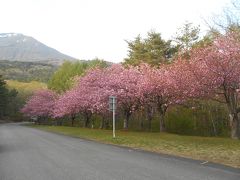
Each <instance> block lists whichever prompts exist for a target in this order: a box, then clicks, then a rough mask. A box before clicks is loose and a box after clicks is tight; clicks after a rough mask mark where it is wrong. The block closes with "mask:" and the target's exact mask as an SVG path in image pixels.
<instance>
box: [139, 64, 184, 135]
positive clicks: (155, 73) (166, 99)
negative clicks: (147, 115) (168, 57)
mask: <svg viewBox="0 0 240 180" xmlns="http://www.w3.org/2000/svg"><path fill="white" fill-rule="evenodd" d="M139 69H140V71H141V72H142V74H143V76H142V78H141V79H140V83H139V87H140V88H139V89H140V94H141V97H142V98H141V101H142V102H143V104H147V107H148V108H151V106H153V105H155V106H156V107H157V111H158V112H159V122H160V131H161V132H162V131H165V130H166V126H165V114H166V111H167V109H168V107H169V106H170V105H173V104H176V103H179V102H180V100H181V99H180V96H179V93H180V91H179V89H178V81H177V79H176V78H174V76H172V73H173V72H174V70H175V69H174V68H171V66H170V65H162V66H161V67H160V68H155V67H150V66H149V65H146V64H143V65H141V66H140V68H139Z"/></svg>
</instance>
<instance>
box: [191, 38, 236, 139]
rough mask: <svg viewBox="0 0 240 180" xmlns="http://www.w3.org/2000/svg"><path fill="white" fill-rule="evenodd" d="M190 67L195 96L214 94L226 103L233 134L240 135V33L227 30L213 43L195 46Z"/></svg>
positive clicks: (210, 95)
mask: <svg viewBox="0 0 240 180" xmlns="http://www.w3.org/2000/svg"><path fill="white" fill-rule="evenodd" d="M188 67H189V69H191V71H192V76H194V78H195V81H194V82H192V83H193V84H194V85H195V88H193V89H195V90H194V91H195V92H198V94H197V93H195V95H196V96H200V97H203V96H205V97H211V98H213V99H214V100H217V101H221V102H224V103H226V104H227V107H228V111H229V122H230V127H231V137H232V138H235V139H239V138H240V120H239V117H238V115H239V112H240V107H239V89H240V36H239V34H236V33H228V34H226V35H222V36H220V37H218V38H217V39H216V40H215V41H214V42H213V44H212V45H211V46H208V47H204V48H199V49H195V50H194V51H193V52H192V54H191V60H190V62H189V66H188Z"/></svg>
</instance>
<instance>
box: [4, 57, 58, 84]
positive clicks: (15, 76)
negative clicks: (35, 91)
mask: <svg viewBox="0 0 240 180" xmlns="http://www.w3.org/2000/svg"><path fill="white" fill-rule="evenodd" d="M57 68H58V67H57V66H56V65H52V64H46V63H41V62H19V61H7V60H0V74H1V75H3V77H4V79H6V80H9V79H11V80H17V81H22V82H30V81H41V82H47V81H48V80H49V79H50V77H51V76H52V75H53V73H54V72H55V71H56V70H57Z"/></svg>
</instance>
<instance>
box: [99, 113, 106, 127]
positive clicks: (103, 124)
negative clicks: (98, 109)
mask: <svg viewBox="0 0 240 180" xmlns="http://www.w3.org/2000/svg"><path fill="white" fill-rule="evenodd" d="M104 127H105V117H104V116H103V117H102V122H101V125H100V129H103V128H104Z"/></svg>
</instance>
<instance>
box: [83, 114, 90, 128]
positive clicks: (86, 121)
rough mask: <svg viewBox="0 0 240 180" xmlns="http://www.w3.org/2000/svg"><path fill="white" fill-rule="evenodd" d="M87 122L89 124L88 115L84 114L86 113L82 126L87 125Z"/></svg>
mask: <svg viewBox="0 0 240 180" xmlns="http://www.w3.org/2000/svg"><path fill="white" fill-rule="evenodd" d="M88 124H89V117H88V115H87V114H86V115H85V123H84V127H85V128H86V127H88Z"/></svg>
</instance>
